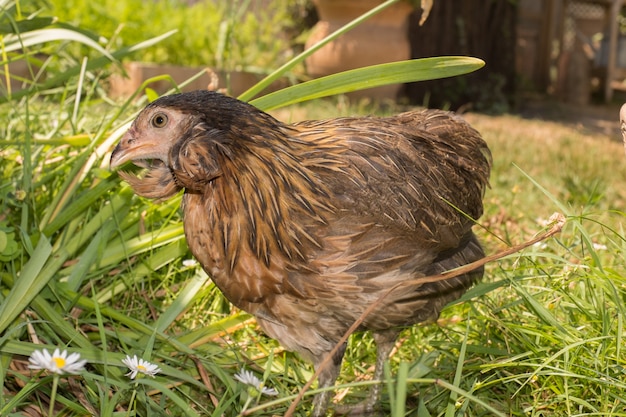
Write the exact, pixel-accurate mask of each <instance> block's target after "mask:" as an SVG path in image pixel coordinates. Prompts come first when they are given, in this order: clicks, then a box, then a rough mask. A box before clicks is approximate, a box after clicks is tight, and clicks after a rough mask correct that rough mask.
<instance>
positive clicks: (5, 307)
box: [0, 236, 52, 333]
mask: <svg viewBox="0 0 626 417" xmlns="http://www.w3.org/2000/svg"><path fill="white" fill-rule="evenodd" d="M51 253H52V246H51V245H50V242H49V241H48V239H46V237H45V236H41V237H40V238H39V243H37V247H36V248H35V251H34V252H33V256H32V257H31V258H30V260H29V261H28V262H27V263H26V265H24V267H23V268H22V271H21V273H20V276H19V278H18V279H16V280H15V282H14V285H13V288H11V291H10V292H9V294H7V297H6V298H5V299H4V302H3V303H2V304H0V333H2V332H4V330H5V329H6V328H7V326H8V325H9V324H10V323H11V322H12V321H13V320H14V319H15V318H16V317H17V316H18V315H19V314H20V313H21V312H22V310H24V309H25V308H26V306H27V305H28V304H30V302H31V301H32V300H33V298H35V297H36V296H37V294H39V291H41V289H42V288H43V287H44V286H45V285H46V284H47V283H48V279H50V277H49V276H45V275H43V274H41V273H40V272H41V270H42V268H43V266H44V264H45V263H46V261H47V260H48V259H49V257H50V254H51Z"/></svg>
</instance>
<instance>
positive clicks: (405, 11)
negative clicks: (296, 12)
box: [305, 0, 413, 100]
mask: <svg viewBox="0 0 626 417" xmlns="http://www.w3.org/2000/svg"><path fill="white" fill-rule="evenodd" d="M313 3H314V4H315V7H316V9H317V12H318V15H319V18H320V20H319V22H318V23H317V24H316V25H315V27H314V28H313V31H312V33H311V35H310V37H309V39H308V40H307V42H306V44H305V47H306V48H310V47H311V46H312V45H314V44H315V43H317V42H318V41H320V40H321V39H323V38H324V37H326V36H327V35H329V34H330V33H332V32H334V31H335V30H337V29H339V28H340V27H342V26H344V25H345V24H346V23H349V22H350V21H351V20H353V19H355V18H356V17H358V16H360V15H362V14H363V13H365V12H367V11H369V10H371V9H372V8H374V7H376V6H378V5H379V4H380V3H381V2H380V1H379V0H313ZM412 11H413V7H412V6H411V5H410V4H409V3H407V2H399V3H396V4H394V5H393V6H390V7H388V8H387V9H385V10H383V11H382V12H380V13H378V14H377V15H376V16H374V17H372V18H370V19H368V20H366V21H365V22H363V23H362V24H361V25H359V26H357V27H356V28H354V29H352V30H351V31H349V32H347V33H345V34H344V35H342V36H341V37H339V38H338V39H336V40H335V41H333V42H331V43H329V44H327V45H325V46H324V47H323V48H321V49H320V50H319V51H317V52H315V53H314V54H313V55H311V56H310V57H309V58H308V59H307V60H306V66H307V72H308V74H309V75H310V76H312V77H316V78H317V77H322V76H325V75H330V74H335V73H337V72H341V71H346V70H350V69H355V68H361V67H365V66H368V65H375V64H383V63H386V62H394V61H401V60H405V59H409V58H410V56H411V46H410V44H409V39H408V37H407V31H408V16H409V14H410V13H411V12H412ZM400 88H402V85H401V84H395V85H388V86H383V87H376V88H372V89H368V90H362V91H357V92H354V93H350V96H351V97H355V98H360V97H370V98H373V99H378V100H380V99H396V98H397V96H398V92H399V91H400Z"/></svg>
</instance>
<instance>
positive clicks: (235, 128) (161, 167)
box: [111, 90, 277, 200]
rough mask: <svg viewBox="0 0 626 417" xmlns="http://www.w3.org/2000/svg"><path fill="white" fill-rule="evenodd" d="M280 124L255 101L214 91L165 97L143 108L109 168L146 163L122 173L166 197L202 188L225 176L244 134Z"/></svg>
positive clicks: (138, 187) (147, 193)
mask: <svg viewBox="0 0 626 417" xmlns="http://www.w3.org/2000/svg"><path fill="white" fill-rule="evenodd" d="M275 122H276V123H277V121H275V120H274V119H273V118H271V117H270V116H268V115H267V114H265V113H263V112H261V111H259V110H257V109H256V108H254V107H253V106H250V105H248V104H246V103H243V102H241V101H239V100H236V99H234V98H231V97H227V96H224V95H222V94H218V93H215V92H212V91H207V90H198V91H194V92H190V93H181V94H174V95H170V96H165V97H161V98H159V99H158V100H155V101H154V102H152V103H150V104H149V105H147V106H146V108H145V109H143V110H142V111H141V113H139V115H138V116H137V118H136V119H135V121H134V122H133V124H132V125H131V127H130V129H129V130H128V132H127V133H126V134H125V135H124V136H123V137H122V139H121V140H120V143H119V144H118V145H117V147H116V148H115V149H114V150H113V153H112V154H111V168H115V167H119V166H122V165H123V164H125V163H127V162H132V163H133V164H134V165H136V166H139V167H141V168H145V169H146V170H147V172H145V174H144V175H143V177H138V176H136V175H134V174H132V173H129V172H120V176H121V177H122V178H123V179H124V180H125V181H127V182H128V183H129V184H130V185H131V186H132V187H133V189H134V190H135V192H136V193H137V194H139V195H141V196H143V197H148V198H154V199H157V200H163V199H166V198H169V197H171V196H172V195H174V194H176V193H177V192H178V191H180V190H181V189H182V188H186V189H188V190H192V191H193V190H194V189H198V190H199V189H201V188H202V187H203V186H204V185H206V184H207V183H208V182H210V181H212V180H213V179H215V178H216V177H218V176H220V175H221V173H222V172H221V166H222V162H223V161H224V158H228V159H230V158H232V157H233V153H234V152H235V148H237V147H241V146H245V144H244V142H245V141H246V138H250V137H254V136H255V135H258V133H260V132H261V131H262V130H263V129H264V128H268V127H270V125H273V124H274V123H275Z"/></svg>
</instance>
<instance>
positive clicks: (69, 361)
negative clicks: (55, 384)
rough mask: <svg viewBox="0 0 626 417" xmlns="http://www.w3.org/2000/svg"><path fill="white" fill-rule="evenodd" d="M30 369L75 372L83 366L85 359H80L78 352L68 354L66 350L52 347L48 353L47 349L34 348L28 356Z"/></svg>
mask: <svg viewBox="0 0 626 417" xmlns="http://www.w3.org/2000/svg"><path fill="white" fill-rule="evenodd" d="M28 362H30V364H29V365H28V367H29V368H30V369H47V370H48V371H50V372H54V373H57V374H77V373H79V372H80V371H82V370H83V369H84V368H85V364H86V363H87V361H86V360H84V359H83V360H81V359H80V354H78V353H72V354H70V355H69V356H68V355H67V351H66V350H64V351H63V352H61V351H59V349H58V348H56V349H54V353H53V354H52V355H50V352H48V350H47V349H42V350H35V351H34V352H33V353H32V354H31V355H30V358H28Z"/></svg>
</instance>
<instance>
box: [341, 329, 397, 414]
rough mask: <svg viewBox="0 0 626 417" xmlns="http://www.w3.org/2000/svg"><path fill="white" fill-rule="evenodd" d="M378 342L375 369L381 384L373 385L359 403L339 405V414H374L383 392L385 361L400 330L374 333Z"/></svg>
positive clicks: (376, 377)
mask: <svg viewBox="0 0 626 417" xmlns="http://www.w3.org/2000/svg"><path fill="white" fill-rule="evenodd" d="M373 336H374V341H375V342H376V368H375V370H374V380H375V381H381V382H380V383H379V384H376V385H374V386H372V388H371V390H370V392H369V394H368V396H367V399H366V400H365V401H363V402H361V403H359V404H356V405H352V406H339V407H337V408H336V409H335V411H336V412H337V413H338V414H344V415H345V414H348V415H353V416H365V415H372V414H373V413H374V409H375V408H376V405H377V404H378V401H379V400H380V395H381V393H382V388H383V384H382V380H383V373H384V369H385V361H386V360H387V359H389V354H390V353H391V350H392V349H393V346H394V344H395V341H396V338H397V336H398V331H397V330H394V329H389V330H386V331H381V332H377V333H374V334H373Z"/></svg>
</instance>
